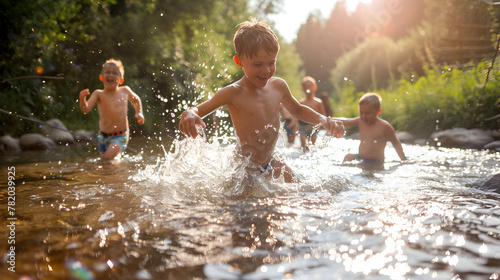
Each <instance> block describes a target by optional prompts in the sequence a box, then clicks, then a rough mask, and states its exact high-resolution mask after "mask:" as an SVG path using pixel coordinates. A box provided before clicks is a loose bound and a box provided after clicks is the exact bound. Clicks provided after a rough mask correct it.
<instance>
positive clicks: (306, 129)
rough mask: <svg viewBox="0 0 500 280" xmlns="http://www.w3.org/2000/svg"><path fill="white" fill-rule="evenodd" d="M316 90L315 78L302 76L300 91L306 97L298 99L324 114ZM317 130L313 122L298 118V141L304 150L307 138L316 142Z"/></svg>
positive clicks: (323, 107)
mask: <svg viewBox="0 0 500 280" xmlns="http://www.w3.org/2000/svg"><path fill="white" fill-rule="evenodd" d="M317 90H318V86H317V85H316V80H315V79H314V78H313V77H311V76H306V77H304V78H303V79H302V91H303V92H304V93H305V94H306V98H304V99H302V100H300V104H302V105H306V106H308V107H310V108H311V109H313V110H314V111H316V112H318V113H320V114H321V115H323V116H324V115H325V106H324V105H323V101H322V100H321V99H319V98H317V97H316V91H317ZM318 131H319V130H318V129H315V128H314V125H313V124H310V123H306V122H303V121H300V120H299V134H300V142H301V144H302V149H303V150H304V152H305V151H306V150H307V146H306V143H307V140H311V143H312V144H313V145H314V143H316V138H317V137H318V135H317V134H318Z"/></svg>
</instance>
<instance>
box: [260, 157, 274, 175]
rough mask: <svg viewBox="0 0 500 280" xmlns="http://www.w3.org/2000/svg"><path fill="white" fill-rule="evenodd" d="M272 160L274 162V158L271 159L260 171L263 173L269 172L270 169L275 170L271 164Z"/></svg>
mask: <svg viewBox="0 0 500 280" xmlns="http://www.w3.org/2000/svg"><path fill="white" fill-rule="evenodd" d="M271 162H273V159H271V160H270V161H269V162H268V163H267V164H266V166H264V167H262V168H261V169H260V172H262V173H266V174H267V173H268V172H269V171H271V170H273V167H272V166H271Z"/></svg>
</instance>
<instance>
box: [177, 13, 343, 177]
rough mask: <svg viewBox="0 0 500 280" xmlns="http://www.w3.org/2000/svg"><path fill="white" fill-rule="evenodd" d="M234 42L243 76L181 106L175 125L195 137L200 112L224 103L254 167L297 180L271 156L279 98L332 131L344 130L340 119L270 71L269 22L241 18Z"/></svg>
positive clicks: (274, 47) (273, 43)
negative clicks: (314, 106) (194, 102)
mask: <svg viewBox="0 0 500 280" xmlns="http://www.w3.org/2000/svg"><path fill="white" fill-rule="evenodd" d="M233 42H234V47H235V53H236V54H235V55H234V57H233V60H234V62H235V63H236V65H237V66H238V67H240V68H241V69H242V70H243V73H244V76H243V78H241V79H240V80H239V81H237V82H235V83H233V84H230V85H228V86H226V87H224V88H222V89H221V90H219V91H218V92H217V93H216V94H215V95H214V96H213V97H212V98H211V99H210V100H208V101H205V102H204V103H202V104H200V105H198V106H196V107H193V108H190V109H188V110H186V111H185V112H183V113H182V115H181V120H180V123H179V129H180V130H181V131H182V132H183V133H185V134H187V135H188V136H189V137H193V138H194V137H196V136H197V130H196V125H201V126H202V127H205V123H204V122H203V120H202V117H204V116H205V115H207V114H210V113H211V112H213V111H214V110H216V109H217V108H219V107H220V106H226V107H227V108H228V110H229V114H230V116H231V119H232V121H233V125H234V128H235V131H236V135H237V137H238V144H237V147H238V152H239V153H240V154H241V155H243V156H245V157H248V158H249V159H250V161H251V162H252V163H254V164H255V170H261V171H262V172H267V171H270V173H271V174H272V175H273V177H274V178H278V177H279V176H280V175H281V174H283V176H284V180H285V181H286V182H296V181H297V178H296V176H295V175H294V173H293V171H292V169H291V168H290V167H289V166H287V165H286V164H285V163H284V162H283V161H279V160H277V159H273V152H274V147H275V145H276V141H277V139H278V135H279V130H280V104H283V106H284V107H285V109H287V110H288V111H289V112H290V113H291V114H292V115H293V116H294V117H296V118H298V119H302V120H304V121H306V122H309V123H314V124H321V125H323V126H324V127H325V128H326V129H327V130H328V131H329V132H330V134H331V135H335V136H336V137H340V136H341V135H342V134H343V132H344V131H343V128H342V126H341V123H340V122H337V121H334V120H332V119H331V118H326V117H325V116H322V115H320V114H318V113H317V112H315V111H314V110H312V109H311V108H309V107H307V106H304V105H301V104H300V103H299V102H298V101H297V100H296V99H295V98H294V97H293V96H292V94H291V93H290V89H289V88H288V85H287V84H286V82H285V81H284V80H282V79H280V78H275V77H273V75H274V72H275V71H276V58H277V56H278V51H279V42H278V37H277V36H276V35H275V33H274V32H273V31H272V30H271V28H270V27H269V26H268V25H267V24H265V23H263V22H260V21H257V20H255V19H252V20H250V21H247V22H244V23H241V24H240V25H239V26H238V30H237V31H236V34H235V36H234V41H233Z"/></svg>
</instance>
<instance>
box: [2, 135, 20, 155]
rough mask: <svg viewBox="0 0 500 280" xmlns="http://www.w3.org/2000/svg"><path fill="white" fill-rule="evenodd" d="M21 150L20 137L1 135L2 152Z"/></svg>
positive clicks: (17, 151)
mask: <svg viewBox="0 0 500 280" xmlns="http://www.w3.org/2000/svg"><path fill="white" fill-rule="evenodd" d="M20 151H21V147H20V146H19V139H16V138H14V137H12V136H10V135H5V136H2V137H0V153H19V152H20Z"/></svg>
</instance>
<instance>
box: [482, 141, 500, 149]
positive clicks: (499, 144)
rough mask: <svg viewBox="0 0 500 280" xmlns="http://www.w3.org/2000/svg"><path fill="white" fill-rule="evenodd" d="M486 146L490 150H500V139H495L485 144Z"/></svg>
mask: <svg viewBox="0 0 500 280" xmlns="http://www.w3.org/2000/svg"><path fill="white" fill-rule="evenodd" d="M484 148H485V149H490V150H500V141H493V142H491V143H488V144H486V145H484Z"/></svg>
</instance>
